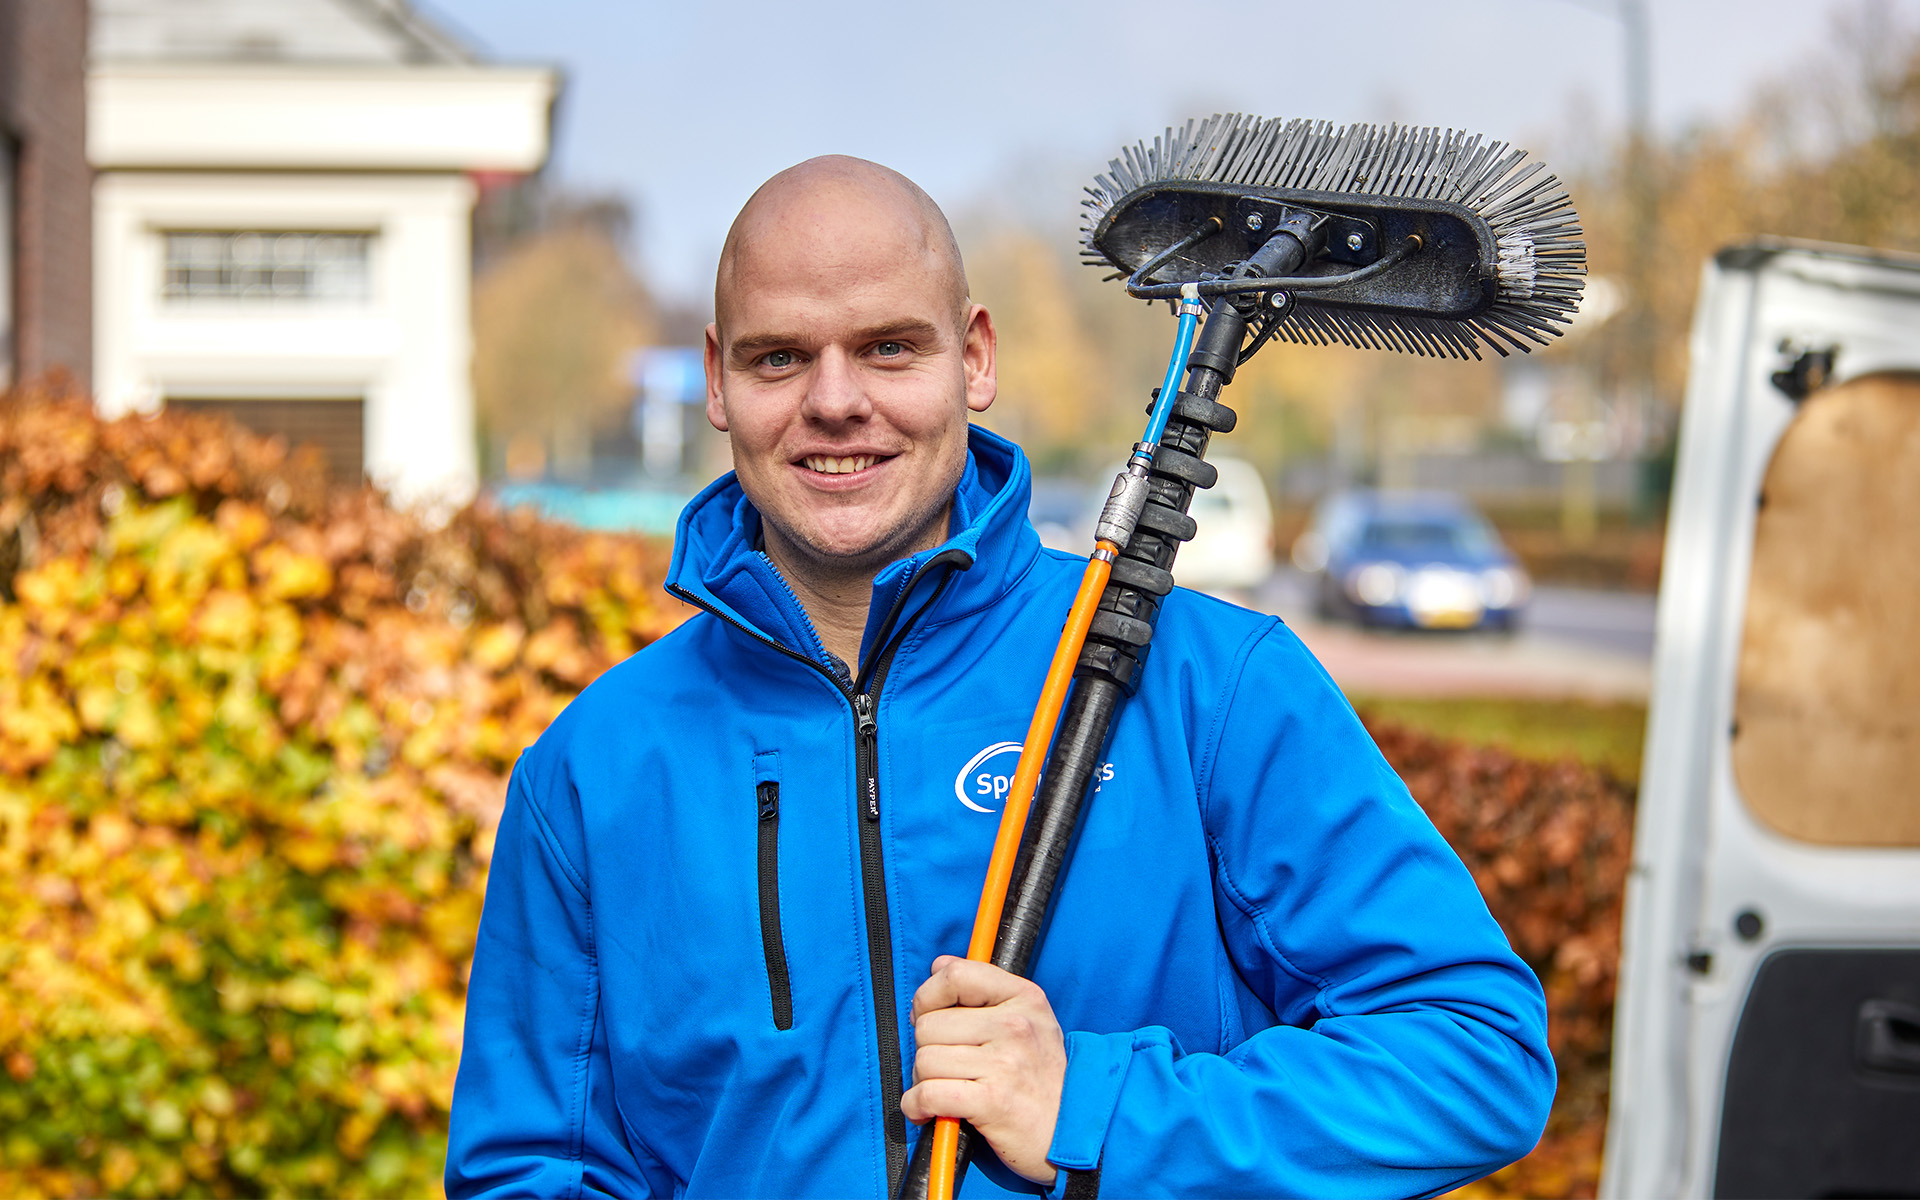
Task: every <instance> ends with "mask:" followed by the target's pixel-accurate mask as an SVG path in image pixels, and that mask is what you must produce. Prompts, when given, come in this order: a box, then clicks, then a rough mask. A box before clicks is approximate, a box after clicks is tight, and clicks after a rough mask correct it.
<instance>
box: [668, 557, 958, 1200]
mask: <svg viewBox="0 0 1920 1200" xmlns="http://www.w3.org/2000/svg"><path fill="white" fill-rule="evenodd" d="M947 553H952V554H956V555H957V559H946V554H940V555H935V556H934V557H933V558H932V559H929V560H928V561H927V562H926V563H924V564H922V566H921V571H924V570H925V569H926V568H927V567H930V566H932V565H934V563H936V562H940V561H942V560H946V561H947V562H948V563H949V564H950V565H958V564H964V566H971V565H972V559H971V558H970V557H968V556H967V555H965V554H964V553H961V552H957V551H949V552H947ZM964 566H963V567H962V569H964ZM918 574H919V572H916V575H918ZM782 582H783V583H784V582H785V581H784V580H782ZM951 582H953V572H951V571H950V572H948V574H947V576H946V578H944V579H942V580H941V581H940V583H939V584H938V585H937V586H936V588H935V589H934V594H933V596H932V598H930V599H929V600H928V601H927V603H926V604H925V605H924V606H922V607H921V609H920V612H922V613H924V612H926V611H927V610H928V609H931V608H932V607H933V606H934V604H935V603H937V602H938V601H939V599H940V593H941V592H943V591H945V590H946V587H947V585H948V584H949V583H951ZM666 590H667V591H668V592H669V593H671V594H672V595H674V596H677V597H678V598H680V599H682V600H685V601H686V602H687V603H689V604H692V605H694V606H695V607H698V608H700V609H702V610H704V611H706V612H709V613H712V614H713V615H714V616H716V617H718V618H720V619H721V620H722V621H725V622H726V623H727V624H729V625H731V626H733V627H734V628H735V629H738V630H740V631H741V632H742V633H745V634H746V635H747V636H749V637H752V638H755V639H756V640H758V641H761V642H765V643H766V644H767V645H769V646H771V647H773V648H774V649H775V650H778V651H779V652H780V653H782V654H784V655H786V656H787V657H788V658H791V659H793V660H794V661H796V662H802V663H805V664H807V665H808V666H810V667H812V668H813V669H814V670H816V671H818V672H820V673H821V674H822V675H824V676H826V677H827V679H828V680H830V681H831V682H832V683H833V685H834V686H835V687H837V688H839V689H840V692H841V694H842V695H844V696H846V698H847V701H848V703H850V704H851V705H852V706H853V716H854V721H855V729H856V732H855V736H854V775H855V789H856V799H855V803H856V805H857V806H858V809H859V812H858V816H857V820H856V822H855V823H856V824H857V825H859V827H860V892H861V897H862V899H863V900H864V901H865V907H866V918H867V970H868V974H869V975H870V977H871V980H872V985H873V1010H874V1027H875V1028H874V1035H875V1038H876V1040H877V1041H878V1043H879V1045H878V1049H879V1053H880V1119H881V1127H882V1129H883V1131H884V1133H885V1142H886V1155H887V1195H889V1196H891V1195H893V1194H894V1193H895V1192H897V1191H898V1190H899V1188H900V1179H901V1176H902V1175H904V1174H905V1173H906V1168H907V1118H906V1116H905V1114H903V1113H902V1112H901V1111H900V1094H901V1091H902V1090H903V1089H902V1085H901V1054H900V1018H899V1013H898V1005H897V1003H896V1002H895V998H894V989H893V929H892V922H891V919H890V917H889V915H888V913H887V879H886V869H885V864H884V862H883V861H882V859H881V846H880V769H879V758H880V729H879V722H878V719H877V718H878V713H879V707H880V688H881V685H882V684H883V683H885V682H886V677H887V668H888V667H889V666H891V665H892V664H893V655H894V651H896V650H898V649H899V647H900V643H901V642H903V641H905V640H906V637H907V633H908V632H909V630H910V629H911V625H912V622H911V620H909V621H908V622H907V623H906V626H905V627H903V628H900V629H898V630H893V629H892V628H891V626H892V624H893V619H894V617H896V616H897V615H898V614H899V608H900V604H901V602H902V601H903V600H904V599H905V598H906V595H905V593H906V589H905V588H904V587H903V588H902V590H901V592H900V593H899V594H898V595H896V596H895V598H894V604H893V605H892V606H891V609H890V611H889V612H888V614H887V620H886V622H885V626H886V628H885V629H884V630H883V633H885V634H886V635H887V639H886V641H885V643H884V644H883V645H882V646H881V647H880V651H879V654H878V655H877V656H876V658H875V660H874V664H873V671H872V674H871V676H870V677H869V678H868V679H867V680H866V686H865V688H863V689H860V690H855V688H854V687H853V686H850V685H848V684H847V683H845V682H843V681H842V680H841V679H840V678H839V677H838V676H837V675H835V674H834V673H833V672H832V671H830V670H828V669H827V666H826V664H825V663H822V662H821V661H819V660H818V659H816V658H809V657H807V656H806V655H804V654H801V653H800V652H798V651H796V650H794V649H792V648H791V647H788V646H783V645H781V644H780V643H779V642H776V641H774V640H773V639H772V638H770V637H768V636H767V635H766V634H764V633H761V632H760V631H759V630H757V629H753V628H750V627H749V626H747V625H745V624H743V623H741V622H739V621H736V620H734V619H733V618H732V617H729V616H727V615H726V614H725V613H722V612H717V611H715V610H714V609H712V608H710V607H708V606H707V605H705V604H702V603H701V602H700V599H699V598H698V597H697V596H695V595H693V593H691V592H689V591H687V590H686V589H685V588H683V587H679V586H677V585H673V584H669V585H667V589H666ZM789 592H791V589H789ZM798 602H799V601H798V599H797V598H796V600H795V603H796V604H797V603H798ZM916 615H918V614H916ZM816 640H817V638H816ZM761 836H762V837H763V838H764V837H765V836H766V835H765V832H764V830H763V832H762V835H761ZM763 869H764V868H763ZM763 886H764V885H763ZM764 911H765V909H764V907H763V909H762V912H763V913H764ZM763 920H764V918H763ZM764 935H765V927H764V925H763V926H762V938H763V941H764ZM776 1021H777V1016H776Z"/></svg>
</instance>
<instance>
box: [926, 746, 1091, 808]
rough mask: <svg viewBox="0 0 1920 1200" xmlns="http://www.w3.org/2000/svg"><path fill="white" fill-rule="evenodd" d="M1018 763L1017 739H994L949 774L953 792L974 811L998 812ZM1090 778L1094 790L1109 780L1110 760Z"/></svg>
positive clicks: (1010, 787)
mask: <svg viewBox="0 0 1920 1200" xmlns="http://www.w3.org/2000/svg"><path fill="white" fill-rule="evenodd" d="M1019 765H1020V743H1019V742H995V743H993V744H992V745H991V746H988V747H987V748H986V749H984V750H982V751H980V753H978V754H976V755H974V756H973V757H972V758H970V759H968V760H967V765H966V766H964V767H961V768H960V773H959V774H958V775H955V776H954V777H953V794H954V796H955V798H957V799H958V800H959V801H960V803H962V804H964V805H966V806H967V807H968V808H970V809H972V810H973V811H975V812H982V813H990V812H998V811H1000V807H1001V806H1002V805H1004V804H1005V803H1006V799H1007V793H1008V792H1009V791H1012V790H1013V773H1014V771H1015V770H1016V769H1018V768H1019ZM1094 779H1095V780H1097V781H1098V783H1097V785H1096V786H1095V787H1094V789H1093V790H1094V791H1096V792H1097V791H1099V790H1100V786H1103V785H1105V784H1107V783H1109V782H1111V781H1112V779H1113V764H1112V763H1110V762H1106V763H1101V764H1100V769H1099V770H1098V771H1097V772H1095V773H1094ZM989 805H991V806H992V807H988V806H989Z"/></svg>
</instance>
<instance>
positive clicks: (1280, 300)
mask: <svg viewBox="0 0 1920 1200" xmlns="http://www.w3.org/2000/svg"><path fill="white" fill-rule="evenodd" d="M1286 306H1287V294H1286V293H1285V292H1269V293H1267V307H1268V308H1285V307H1286Z"/></svg>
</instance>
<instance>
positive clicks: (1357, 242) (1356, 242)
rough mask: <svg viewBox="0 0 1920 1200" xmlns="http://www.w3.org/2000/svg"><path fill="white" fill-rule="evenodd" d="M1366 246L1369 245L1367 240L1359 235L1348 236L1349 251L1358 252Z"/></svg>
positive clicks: (1351, 234)
mask: <svg viewBox="0 0 1920 1200" xmlns="http://www.w3.org/2000/svg"><path fill="white" fill-rule="evenodd" d="M1366 244H1367V239H1365V238H1363V237H1361V236H1360V235H1359V234H1357V233H1350V234H1348V235H1347V249H1349V250H1358V249H1360V247H1362V246H1364V245H1366Z"/></svg>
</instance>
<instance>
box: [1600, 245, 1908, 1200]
mask: <svg viewBox="0 0 1920 1200" xmlns="http://www.w3.org/2000/svg"><path fill="white" fill-rule="evenodd" d="M1691 351H1692V367H1691V377H1690V379H1689V382H1688V389H1687V399H1686V410H1685V414H1684V417H1683V424H1682V429H1681V435H1680V443H1679V459H1678V463H1677V474H1676V478H1675V492H1674V498H1673V508H1672V511H1671V514H1670V517H1669V524H1668V536H1667V547H1666V559H1665V563H1664V567H1663V571H1662V575H1661V585H1660V602H1659V618H1658V630H1659V641H1658V646H1657V649H1656V652H1655V660H1654V686H1653V695H1652V699H1651V707H1650V710H1649V712H1648V731H1647V756H1646V762H1645V766H1644V768H1643V770H1642V784H1641V792H1640V800H1639V812H1638V818H1637V822H1638V823H1637V826H1636V830H1635V845H1634V866H1633V872H1632V876H1631V879H1630V882H1629V886H1628V893H1627V907H1626V926H1625V948H1624V954H1623V960H1622V963H1621V985H1620V995H1619V1002H1618V1004H1619V1006H1618V1010H1617V1014H1616V1020H1615V1027H1614V1052H1613V1053H1614V1058H1613V1098H1612V1113H1611V1117H1610V1121H1609V1126H1608V1135H1607V1150H1606V1166H1605V1174H1604V1176H1603V1178H1602V1182H1601V1189H1600V1192H1601V1195H1602V1196H1605V1197H1616V1198H1621V1200H1626V1198H1630V1197H1631V1198H1644V1197H1705V1196H1729V1197H1732V1196H1738V1197H1757V1196H1802V1197H1805V1196H1915V1195H1920V258H1916V257H1909V256H1899V255H1893V254H1882V253H1877V252H1873V251H1866V250H1853V249H1847V248H1841V247H1828V246H1814V245H1806V244H1799V243H1789V242H1766V243H1760V244H1756V245H1752V246H1747V247H1742V248H1739V249H1735V250H1729V251H1726V252H1724V253H1722V254H1721V255H1719V256H1718V258H1717V259H1715V261H1713V262H1712V263H1709V264H1708V266H1707V268H1706V272H1705V278H1704V282H1703V285H1702V288H1701V293H1700V301H1699V308H1698V312H1697V315H1696V317H1695V320H1694V328H1693V341H1692V347H1691Z"/></svg>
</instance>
